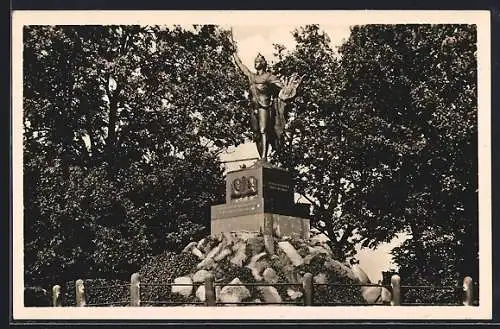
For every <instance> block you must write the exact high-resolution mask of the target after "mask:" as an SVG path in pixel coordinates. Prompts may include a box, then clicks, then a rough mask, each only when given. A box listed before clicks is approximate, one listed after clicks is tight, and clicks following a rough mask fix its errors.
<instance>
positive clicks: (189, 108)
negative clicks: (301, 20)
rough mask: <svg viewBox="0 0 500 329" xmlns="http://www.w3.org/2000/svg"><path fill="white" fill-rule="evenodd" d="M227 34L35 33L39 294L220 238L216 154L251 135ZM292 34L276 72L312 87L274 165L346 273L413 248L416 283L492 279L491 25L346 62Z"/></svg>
mask: <svg viewBox="0 0 500 329" xmlns="http://www.w3.org/2000/svg"><path fill="white" fill-rule="evenodd" d="M227 35H228V34H227V31H224V30H222V29H219V28H218V27H214V26H196V27H194V28H193V29H192V30H186V29H183V28H181V27H173V28H166V27H159V26H85V27H76V26H28V27H26V28H25V30H24V90H23V93H24V94H23V96H24V146H25V149H24V200H25V205H24V220H25V235H24V237H25V274H26V279H27V280H28V281H30V280H31V281H37V280H38V281H39V280H41V279H44V278H45V279H47V280H48V281H50V282H52V283H53V282H57V281H58V280H62V281H59V282H65V281H67V280H74V279H75V278H77V277H85V276H88V275H92V276H96V277H110V278H113V279H123V280H125V279H128V278H129V276H130V273H132V272H133V271H136V270H137V269H138V268H139V267H140V265H141V264H144V263H146V262H147V261H148V260H149V259H150V258H151V257H152V256H153V255H156V254H159V253H161V252H163V251H164V250H169V251H179V250H180V248H183V247H184V246H185V245H186V244H187V243H188V242H189V241H190V240H193V239H197V238H198V237H200V236H201V235H203V234H204V233H207V232H206V229H207V224H208V219H209V216H208V215H209V213H208V211H209V205H210V204H213V203H216V202H219V201H222V200H223V189H222V184H223V177H222V171H221V169H220V163H219V161H218V155H219V154H220V152H222V151H223V150H224V149H225V148H226V147H228V146H231V145H238V144H240V143H242V142H244V140H245V137H247V136H248V133H249V127H248V113H247V109H248V100H247V98H246V95H245V89H246V88H247V86H246V81H244V79H243V76H242V75H241V74H240V73H239V72H237V71H236V70H235V67H234V65H233V63H232V62H231V51H232V48H231V47H230V45H229V42H228V38H227ZM293 35H294V37H295V40H296V42H297V47H296V48H294V49H286V48H285V47H283V46H280V45H276V55H277V58H276V61H275V62H276V64H275V65H274V67H273V70H274V71H275V72H276V73H277V74H279V75H281V76H290V75H291V74H292V73H294V72H297V73H299V74H300V75H304V80H303V82H302V85H301V87H300V90H299V95H298V97H297V98H296V99H295V101H294V104H293V105H294V106H293V108H292V109H291V111H290V113H288V114H289V122H288V126H287V130H286V134H287V136H286V139H285V146H284V152H283V153H282V154H280V155H278V156H275V157H273V161H275V162H276V163H279V164H280V165H282V166H284V167H286V168H287V169H288V170H289V171H291V172H292V174H293V175H294V177H295V184H296V190H297V192H298V193H300V194H301V195H302V196H303V197H304V198H307V199H308V200H309V202H311V205H312V207H311V210H312V219H313V221H312V224H313V225H314V226H316V227H317V228H319V229H320V230H322V231H324V232H325V233H326V234H327V235H328V236H329V237H330V238H332V242H331V245H332V250H333V251H334V252H336V255H335V257H336V259H339V260H344V259H346V258H348V257H350V256H352V255H354V253H355V245H356V244H357V243H361V245H362V246H364V247H368V248H376V247H377V246H378V245H379V244H380V243H383V242H387V241H390V240H391V239H393V238H394V237H395V236H396V235H397V234H399V233H405V234H406V235H408V236H409V237H410V239H408V240H407V241H405V242H404V243H403V244H402V245H401V246H400V247H398V248H396V249H394V250H393V255H394V260H395V262H396V263H397V265H398V267H399V273H400V275H401V277H402V278H403V279H404V284H430V283H433V284H437V283H441V284H447V285H448V284H450V285H454V284H456V283H457V282H459V280H461V279H462V278H463V277H464V276H465V275H471V276H472V277H474V278H477V275H478V259H477V257H478V233H477V230H478V209H477V189H478V182H477V170H478V165H477V62H476V29H475V26H468V25H366V26H354V27H352V29H351V35H350V37H349V38H348V39H347V41H346V42H345V44H343V45H342V46H341V47H340V48H339V50H338V52H336V51H335V50H334V49H332V48H331V45H330V42H329V37H328V36H327V35H326V34H325V33H324V32H322V31H321V29H320V28H319V27H318V26H314V25H311V26H306V27H303V28H300V29H298V30H296V31H294V32H293ZM228 127H230V128H228ZM48 276H49V277H48ZM415 298H417V297H415Z"/></svg>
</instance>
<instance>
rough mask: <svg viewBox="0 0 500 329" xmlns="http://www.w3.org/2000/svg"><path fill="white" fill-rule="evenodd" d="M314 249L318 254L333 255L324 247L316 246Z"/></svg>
mask: <svg viewBox="0 0 500 329" xmlns="http://www.w3.org/2000/svg"><path fill="white" fill-rule="evenodd" d="M313 248H314V249H315V250H316V252H318V253H320V254H325V255H331V253H330V252H329V251H328V250H326V249H325V248H324V245H322V246H319V245H318V246H314V247H313Z"/></svg>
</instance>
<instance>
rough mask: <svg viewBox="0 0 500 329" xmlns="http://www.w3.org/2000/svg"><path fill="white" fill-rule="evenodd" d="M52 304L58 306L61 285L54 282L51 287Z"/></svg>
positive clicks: (59, 304) (59, 303)
mask: <svg viewBox="0 0 500 329" xmlns="http://www.w3.org/2000/svg"><path fill="white" fill-rule="evenodd" d="M52 306H54V307H60V306H62V304H61V286H60V285H58V284H56V285H55V286H53V287H52Z"/></svg>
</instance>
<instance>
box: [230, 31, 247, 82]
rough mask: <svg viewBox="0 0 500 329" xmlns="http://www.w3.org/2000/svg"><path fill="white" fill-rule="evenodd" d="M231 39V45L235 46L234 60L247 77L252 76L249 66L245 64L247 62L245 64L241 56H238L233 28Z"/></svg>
mask: <svg viewBox="0 0 500 329" xmlns="http://www.w3.org/2000/svg"><path fill="white" fill-rule="evenodd" d="M230 41H231V45H232V46H233V58H234V62H235V63H236V65H237V66H238V68H239V69H240V70H241V72H243V73H244V74H245V75H246V76H247V77H248V76H250V74H251V73H250V70H249V69H248V67H246V66H245V64H243V62H242V61H241V59H240V57H239V56H238V51H237V50H236V45H235V44H234V39H233V29H231V40H230Z"/></svg>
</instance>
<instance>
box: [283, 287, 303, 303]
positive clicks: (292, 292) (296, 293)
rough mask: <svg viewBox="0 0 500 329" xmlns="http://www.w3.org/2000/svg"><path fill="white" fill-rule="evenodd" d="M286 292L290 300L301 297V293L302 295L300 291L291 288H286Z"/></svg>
mask: <svg viewBox="0 0 500 329" xmlns="http://www.w3.org/2000/svg"><path fill="white" fill-rule="evenodd" d="M286 294H287V295H288V296H289V297H290V299H291V300H296V299H298V298H300V297H302V295H303V293H302V291H296V290H293V289H292V288H288V289H287V290H286Z"/></svg>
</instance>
